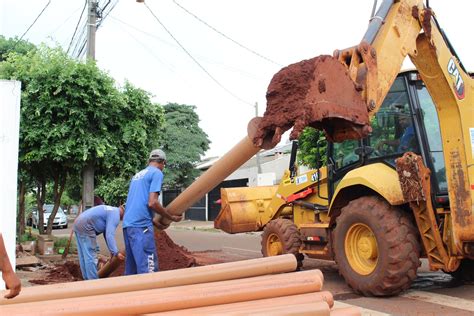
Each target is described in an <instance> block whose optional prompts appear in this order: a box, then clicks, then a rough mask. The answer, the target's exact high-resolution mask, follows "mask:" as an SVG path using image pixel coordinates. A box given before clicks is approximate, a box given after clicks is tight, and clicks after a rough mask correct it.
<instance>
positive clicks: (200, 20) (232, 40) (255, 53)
mask: <svg viewBox="0 0 474 316" xmlns="http://www.w3.org/2000/svg"><path fill="white" fill-rule="evenodd" d="M173 2H174V3H175V4H176V5H177V6H178V7H180V8H181V9H183V10H184V11H185V12H186V13H188V14H189V15H191V16H192V17H194V18H195V19H196V20H198V21H199V22H201V23H202V24H204V25H205V26H207V27H208V28H210V29H211V30H213V31H214V32H216V33H218V34H219V35H221V36H223V37H224V38H226V39H228V40H229V41H231V42H232V43H234V44H236V45H237V46H240V47H241V48H243V49H245V50H247V51H249V52H251V53H252V54H254V55H256V56H258V57H260V58H262V59H265V60H266V61H269V62H271V63H272V64H275V65H277V66H280V67H283V65H282V64H280V63H277V62H276V61H273V60H271V59H270V58H268V57H265V56H263V55H262V54H259V53H257V52H256V51H254V50H253V49H251V48H248V47H247V46H244V45H243V44H240V43H239V42H237V41H236V40H234V39H232V38H230V37H229V36H227V35H225V34H224V33H222V32H221V31H219V30H218V29H216V28H215V27H213V26H212V25H209V23H207V22H206V21H204V20H202V19H201V18H200V17H198V16H197V15H195V14H194V13H192V12H191V11H189V10H188V9H186V8H185V7H183V6H182V5H181V4H179V3H178V2H176V0H173Z"/></svg>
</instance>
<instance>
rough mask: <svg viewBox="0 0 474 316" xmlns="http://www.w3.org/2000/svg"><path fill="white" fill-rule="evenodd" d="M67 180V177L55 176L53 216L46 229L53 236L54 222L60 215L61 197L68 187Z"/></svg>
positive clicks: (50, 217)
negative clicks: (58, 214)
mask: <svg viewBox="0 0 474 316" xmlns="http://www.w3.org/2000/svg"><path fill="white" fill-rule="evenodd" d="M66 178H67V175H55V176H54V187H53V200H54V201H53V202H54V206H53V210H52V211H51V215H50V216H49V219H48V227H47V228H46V233H47V234H48V235H51V232H52V231H53V222H54V218H55V217H56V214H57V213H58V209H59V204H61V197H62V196H63V192H64V189H65V186H66Z"/></svg>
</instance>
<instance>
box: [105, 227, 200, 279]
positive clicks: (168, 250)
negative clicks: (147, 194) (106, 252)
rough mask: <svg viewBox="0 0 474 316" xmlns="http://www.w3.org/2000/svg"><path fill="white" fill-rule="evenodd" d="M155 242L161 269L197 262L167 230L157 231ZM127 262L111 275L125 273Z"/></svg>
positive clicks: (187, 266)
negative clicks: (174, 240) (175, 241)
mask: <svg viewBox="0 0 474 316" xmlns="http://www.w3.org/2000/svg"><path fill="white" fill-rule="evenodd" d="M155 244H156V250H157V252H158V264H159V267H160V271H166V270H175V269H183V268H189V267H192V266H194V265H195V264H196V259H195V258H194V257H193V255H192V254H191V253H190V252H189V251H188V250H187V249H186V248H184V247H183V246H179V245H177V244H175V243H174V242H173V240H171V238H170V237H169V236H168V234H167V233H166V232H165V231H161V232H155ZM124 270H125V263H122V264H121V265H120V266H119V267H118V268H117V270H115V271H114V272H113V273H112V274H111V275H110V276H120V275H123V273H124Z"/></svg>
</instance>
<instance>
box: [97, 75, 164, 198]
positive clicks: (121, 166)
mask: <svg viewBox="0 0 474 316" xmlns="http://www.w3.org/2000/svg"><path fill="white" fill-rule="evenodd" d="M121 95H122V100H123V107H122V109H121V113H120V116H119V117H117V123H118V126H119V127H118V130H117V131H116V133H115V139H114V140H113V143H114V144H115V147H116V153H117V154H115V155H110V156H109V155H106V157H105V160H104V168H102V172H101V173H100V174H99V175H98V183H99V185H98V186H97V190H96V192H97V194H98V195H100V196H101V197H102V198H103V199H104V200H105V201H106V202H107V203H109V204H116V205H118V204H120V203H123V202H124V201H125V200H126V198H127V190H128V184H129V181H130V178H131V177H132V175H133V174H135V173H136V172H137V171H138V170H140V169H141V168H143V167H144V166H145V165H146V163H147V160H148V154H149V153H150V151H151V150H152V149H153V145H154V144H156V143H157V142H159V139H160V135H161V133H160V130H161V129H162V126H163V108H162V107H161V106H160V105H158V104H153V103H152V102H151V100H150V97H151V96H150V94H149V93H148V92H146V91H144V90H142V89H139V88H136V87H134V86H133V85H132V84H130V83H129V82H127V83H125V86H124V88H123V89H122V91H121Z"/></svg>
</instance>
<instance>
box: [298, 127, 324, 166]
mask: <svg viewBox="0 0 474 316" xmlns="http://www.w3.org/2000/svg"><path fill="white" fill-rule="evenodd" d="M298 144H299V150H298V160H299V162H300V163H301V164H303V165H306V166H308V167H310V168H318V167H322V166H325V165H326V161H327V155H326V150H327V141H326V137H325V136H324V133H323V132H320V131H318V130H316V129H314V128H312V127H306V128H305V129H304V130H303V132H302V133H301V135H300V137H299V139H298ZM318 144H319V145H318ZM318 149H319V152H318ZM318 156H319V160H318Z"/></svg>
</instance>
